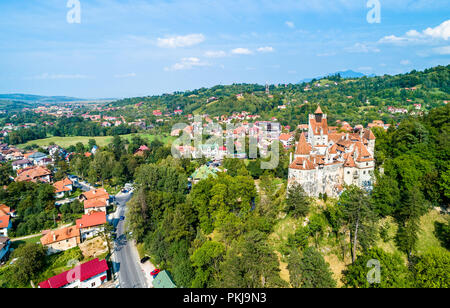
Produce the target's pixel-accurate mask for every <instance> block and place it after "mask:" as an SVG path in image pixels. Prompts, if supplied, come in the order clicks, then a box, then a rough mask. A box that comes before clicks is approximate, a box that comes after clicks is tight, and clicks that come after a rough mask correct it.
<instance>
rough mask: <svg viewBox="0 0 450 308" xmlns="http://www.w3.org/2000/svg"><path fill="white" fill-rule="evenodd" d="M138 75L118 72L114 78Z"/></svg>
mask: <svg viewBox="0 0 450 308" xmlns="http://www.w3.org/2000/svg"><path fill="white" fill-rule="evenodd" d="M132 77H136V73H128V74H116V75H114V78H132Z"/></svg>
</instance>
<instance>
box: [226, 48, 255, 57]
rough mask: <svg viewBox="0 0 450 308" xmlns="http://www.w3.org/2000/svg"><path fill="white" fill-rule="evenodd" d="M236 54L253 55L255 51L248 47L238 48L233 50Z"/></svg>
mask: <svg viewBox="0 0 450 308" xmlns="http://www.w3.org/2000/svg"><path fill="white" fill-rule="evenodd" d="M231 53H232V54H235V55H251V54H252V53H253V52H252V51H251V50H250V49H247V48H236V49H233V50H232V51H231Z"/></svg>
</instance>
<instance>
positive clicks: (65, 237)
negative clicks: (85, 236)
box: [41, 226, 81, 254]
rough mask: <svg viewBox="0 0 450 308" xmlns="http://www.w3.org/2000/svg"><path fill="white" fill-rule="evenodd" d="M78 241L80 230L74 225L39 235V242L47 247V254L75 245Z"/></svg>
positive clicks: (79, 240)
mask: <svg viewBox="0 0 450 308" xmlns="http://www.w3.org/2000/svg"><path fill="white" fill-rule="evenodd" d="M80 242H81V239H80V230H79V229H78V228H77V227H75V226H72V227H67V228H63V229H59V230H55V231H50V232H48V233H47V234H46V235H44V236H43V237H41V244H42V245H43V246H45V247H47V248H48V251H47V252H48V253H49V254H53V253H57V252H61V251H66V250H68V249H71V248H74V247H77V246H78V244H80Z"/></svg>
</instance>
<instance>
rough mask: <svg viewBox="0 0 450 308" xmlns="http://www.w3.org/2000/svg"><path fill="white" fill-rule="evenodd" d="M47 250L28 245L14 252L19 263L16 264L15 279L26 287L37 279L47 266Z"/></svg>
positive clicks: (38, 246) (39, 246) (35, 245)
mask: <svg viewBox="0 0 450 308" xmlns="http://www.w3.org/2000/svg"><path fill="white" fill-rule="evenodd" d="M45 255H46V251H45V248H44V247H43V246H41V245H37V244H33V243H28V244H26V245H24V246H22V247H20V248H18V249H17V250H16V251H15V252H14V257H15V258H17V262H16V263H15V264H14V271H13V272H14V274H13V279H14V280H15V281H17V282H18V283H19V284H21V285H25V284H26V283H28V282H29V281H30V280H31V279H36V278H37V277H38V275H39V273H40V272H41V271H42V269H43V267H44V265H45Z"/></svg>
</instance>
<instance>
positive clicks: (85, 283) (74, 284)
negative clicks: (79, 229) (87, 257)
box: [39, 259, 108, 289]
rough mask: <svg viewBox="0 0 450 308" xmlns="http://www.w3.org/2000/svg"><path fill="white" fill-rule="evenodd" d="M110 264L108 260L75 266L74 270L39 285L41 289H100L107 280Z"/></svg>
mask: <svg viewBox="0 0 450 308" xmlns="http://www.w3.org/2000/svg"><path fill="white" fill-rule="evenodd" d="M107 272H108V264H107V263H106V260H102V261H100V260H99V259H94V260H92V261H89V262H86V263H83V264H80V265H77V266H75V267H74V268H73V269H72V270H70V271H66V272H64V273H61V274H59V275H57V276H54V277H52V278H50V279H49V280H46V281H43V282H41V283H40V284H39V288H40V289H59V288H66V289H72V288H79V289H92V288H98V287H99V286H101V285H102V284H103V283H104V282H105V281H106V280H107V277H108V276H107Z"/></svg>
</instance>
